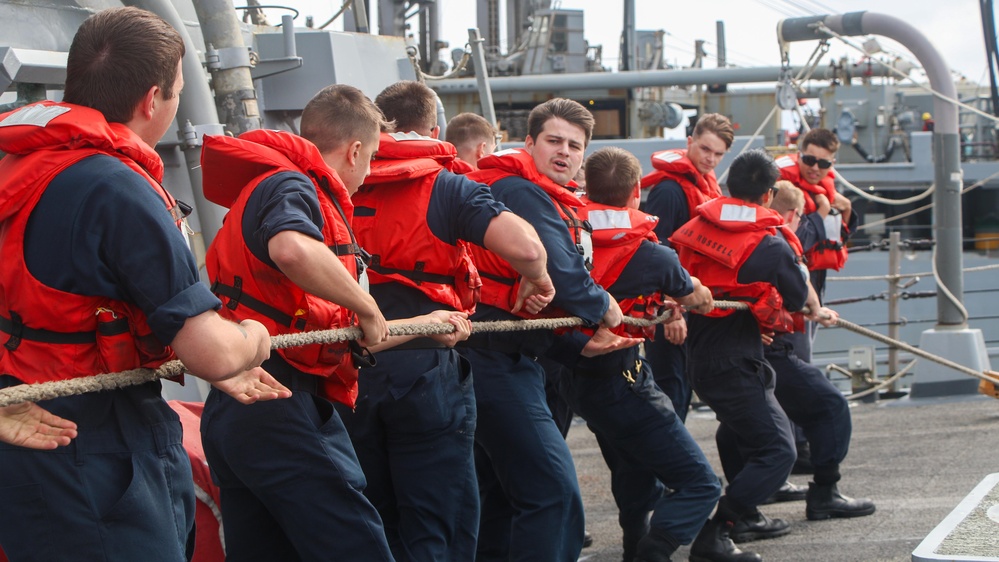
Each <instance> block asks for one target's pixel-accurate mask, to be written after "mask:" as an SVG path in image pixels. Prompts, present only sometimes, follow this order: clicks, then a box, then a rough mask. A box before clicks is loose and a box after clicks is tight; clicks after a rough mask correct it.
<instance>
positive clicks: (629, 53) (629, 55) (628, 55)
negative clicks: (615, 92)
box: [621, 0, 638, 70]
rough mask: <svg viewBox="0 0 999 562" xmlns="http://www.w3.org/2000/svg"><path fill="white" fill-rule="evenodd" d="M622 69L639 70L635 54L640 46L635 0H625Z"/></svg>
mask: <svg viewBox="0 0 999 562" xmlns="http://www.w3.org/2000/svg"><path fill="white" fill-rule="evenodd" d="M621 34H622V39H623V41H621V70H638V68H637V64H636V62H635V61H636V59H637V57H636V56H635V55H636V54H637V52H638V46H637V45H636V44H635V43H636V41H637V38H636V35H635V0H624V31H623V32H622V33H621Z"/></svg>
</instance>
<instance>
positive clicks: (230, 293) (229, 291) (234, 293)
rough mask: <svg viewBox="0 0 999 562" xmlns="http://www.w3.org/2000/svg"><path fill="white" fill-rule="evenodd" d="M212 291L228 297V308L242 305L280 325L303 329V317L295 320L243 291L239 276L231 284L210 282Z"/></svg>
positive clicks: (234, 308)
mask: <svg viewBox="0 0 999 562" xmlns="http://www.w3.org/2000/svg"><path fill="white" fill-rule="evenodd" d="M212 292H213V293H215V295H217V296H220V297H226V298H227V299H229V302H228V303H226V307H228V308H229V310H236V307H237V306H239V305H243V306H245V307H246V308H249V309H250V310H252V311H254V312H256V313H258V314H263V315H264V316H266V317H268V318H270V319H271V320H273V321H275V322H277V323H278V324H279V325H281V326H288V327H289V328H296V329H298V330H304V329H305V320H304V319H297V320H296V319H295V318H294V317H292V316H291V315H290V314H286V313H284V312H281V311H280V310H278V309H276V308H274V307H273V306H271V305H269V304H267V303H265V302H263V301H261V300H258V299H255V298H253V297H252V296H250V295H248V294H246V293H244V292H243V280H242V279H241V278H239V277H235V278H234V279H233V285H226V284H225V283H222V282H221V281H216V282H214V283H212Z"/></svg>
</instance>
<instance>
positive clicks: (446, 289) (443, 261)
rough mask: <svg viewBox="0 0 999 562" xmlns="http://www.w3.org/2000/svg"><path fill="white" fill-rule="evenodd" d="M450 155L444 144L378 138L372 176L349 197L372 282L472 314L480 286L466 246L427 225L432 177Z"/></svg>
mask: <svg viewBox="0 0 999 562" xmlns="http://www.w3.org/2000/svg"><path fill="white" fill-rule="evenodd" d="M454 157H455V148H454V146H452V145H451V144H449V143H446V142H443V141H439V140H436V139H432V138H429V137H421V136H419V135H415V133H410V134H400V133H392V134H382V137H381V142H380V143H379V146H378V155H377V158H376V159H375V160H374V161H373V162H372V163H371V175H369V176H368V177H367V179H365V180H364V185H362V186H361V188H360V189H359V190H358V191H357V193H355V194H354V196H353V202H354V208H355V213H354V231H355V232H356V233H357V238H358V240H360V242H361V244H362V245H363V246H364V249H365V250H366V251H368V252H369V253H370V254H371V266H370V268H369V269H368V275H369V280H370V282H371V284H373V285H375V284H380V283H390V282H395V283H399V284H401V285H404V286H406V287H412V288H414V289H416V290H418V291H420V292H422V293H423V294H424V295H426V296H427V297H428V298H429V299H430V300H432V301H434V302H437V303H440V304H443V305H445V306H448V307H450V308H452V309H454V310H460V311H464V312H468V313H472V312H474V311H475V303H476V302H478V295H479V288H480V287H481V286H482V281H481V280H480V279H479V273H478V271H476V269H475V265H474V264H473V263H472V257H471V255H470V254H469V252H468V249H467V247H466V246H465V245H463V244H459V245H457V246H453V245H451V244H447V243H445V242H443V241H441V240H440V239H439V238H437V237H436V236H434V235H433V233H432V232H431V231H430V226H429V225H428V224H427V221H426V216H427V209H428V208H429V206H430V197H431V194H432V193H433V189H434V183H435V182H436V181H437V176H438V174H440V172H441V170H444V169H445V167H446V166H447V165H449V164H451V163H453V162H454Z"/></svg>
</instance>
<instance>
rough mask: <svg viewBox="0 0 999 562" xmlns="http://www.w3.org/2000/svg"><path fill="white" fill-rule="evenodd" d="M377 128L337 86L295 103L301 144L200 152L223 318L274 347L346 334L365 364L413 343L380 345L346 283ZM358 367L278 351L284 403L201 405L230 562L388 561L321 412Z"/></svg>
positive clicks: (276, 369)
mask: <svg viewBox="0 0 999 562" xmlns="http://www.w3.org/2000/svg"><path fill="white" fill-rule="evenodd" d="M384 124H385V120H384V117H383V116H382V113H381V112H380V111H379V110H378V108H377V107H375V105H374V104H373V103H372V102H371V100H369V99H368V98H367V97H366V96H365V95H364V94H363V93H362V92H361V91H360V90H358V89H357V88H354V87H352V86H347V85H334V86H329V87H327V88H325V89H323V90H321V91H320V92H319V93H318V94H316V96H315V97H313V98H312V100H310V101H309V103H308V104H306V106H305V109H304V111H303V112H302V127H301V129H302V137H299V136H296V135H293V134H291V133H287V132H283V131H270V130H254V131H249V132H247V133H244V134H243V135H241V136H240V137H239V138H230V137H223V136H218V137H207V138H206V139H205V147H204V151H203V154H202V167H203V170H204V182H205V194H206V196H207V197H209V198H211V199H212V200H213V201H215V202H217V203H219V204H222V205H225V206H228V207H230V210H229V213H228V215H227V217H226V221H225V223H224V224H223V226H222V228H221V229H220V230H219V232H218V234H217V235H216V237H215V240H214V241H213V242H212V245H211V247H210V248H209V250H208V259H207V269H208V275H209V278H210V280H211V282H212V289H213V290H214V291H215V292H216V293H217V294H219V295H221V296H222V297H223V299H224V302H225V308H224V310H225V313H226V314H227V315H230V316H232V317H235V318H245V317H250V318H256V319H259V320H260V321H261V322H262V323H264V325H265V326H267V327H268V329H269V330H270V331H271V332H272V333H274V334H289V333H300V332H306V331H313V330H320V329H330V328H339V327H348V326H351V325H357V326H359V327H360V328H361V330H362V331H363V338H362V339H360V340H358V344H359V345H361V346H364V347H366V348H369V350H370V351H372V352H374V351H378V350H379V349H382V348H385V347H388V346H391V345H395V344H399V343H404V341H405V340H411V339H413V337H412V336H394V337H393V338H388V324H387V322H386V320H385V318H384V317H383V315H382V313H381V311H380V310H379V308H378V306H377V305H376V304H375V301H374V299H373V298H372V297H371V295H369V294H368V293H367V292H366V291H365V290H364V289H363V288H362V286H361V285H360V284H358V280H357V275H358V273H359V272H360V271H361V269H362V268H363V263H364V259H363V256H364V254H363V252H362V250H361V249H360V247H359V246H358V244H357V241H356V238H355V236H354V234H353V232H352V230H351V228H350V222H351V217H352V215H353V210H354V209H353V205H352V204H351V202H350V194H351V193H353V192H354V191H356V190H357V188H358V187H359V186H360V185H361V183H362V182H363V181H364V178H365V177H366V176H367V175H368V171H369V168H370V162H371V158H372V155H373V154H374V153H375V151H376V150H377V149H378V136H379V132H380V130H381V127H382V126H383V125H384ZM303 137H304V138H303ZM413 321H417V322H448V323H450V324H452V325H454V326H455V328H456V332H455V333H454V334H448V335H440V336H434V338H435V339H436V340H437V341H439V342H440V343H442V344H444V345H453V344H454V342H455V341H456V340H457V339H460V338H462V337H466V336H467V335H468V333H469V331H470V326H469V325H468V321H467V318H466V315H465V314H464V313H459V312H447V311H439V312H434V313H431V314H424V315H422V316H420V317H418V318H414V319H413ZM366 354H367V352H366V351H364V350H362V349H361V348H360V347H358V346H357V345H353V344H339V343H338V344H309V345H299V346H295V347H290V348H286V349H282V350H278V351H277V352H276V353H275V354H274V355H272V357H271V358H270V359H269V360H268V361H267V363H266V364H267V366H268V368H269V369H270V370H271V372H273V373H274V375H275V377H277V378H278V379H279V380H282V381H286V383H285V384H287V385H288V386H290V387H292V388H293V389H294V390H295V391H296V392H295V394H294V395H293V396H292V398H291V399H290V400H286V401H283V402H275V403H269V404H255V405H253V406H251V407H248V408H245V409H237V408H235V407H234V406H233V404H232V401H231V400H229V399H228V398H227V397H225V396H222V395H221V394H220V393H218V392H215V391H212V393H211V394H210V395H209V397H208V400H207V401H206V403H205V411H204V415H203V418H202V424H201V427H202V439H203V441H204V444H205V454H206V456H207V458H208V462H209V465H210V466H211V468H212V472H213V474H214V478H215V480H216V482H217V483H218V485H219V488H220V489H221V491H222V496H221V499H222V506H221V507H222V519H223V524H224V525H223V527H224V529H225V538H226V541H225V544H226V555H227V557H228V558H230V559H233V560H297V559H306V560H334V559H335V560H357V561H362V560H363V561H369V560H392V559H393V557H392V554H391V552H390V550H389V546H388V542H387V541H386V538H385V533H384V530H383V527H382V522H381V518H380V517H379V515H378V512H377V511H376V510H375V509H374V507H373V506H372V505H371V503H370V502H369V501H368V499H367V498H366V497H365V496H364V494H363V490H364V486H365V479H364V475H363V473H362V471H361V467H360V465H359V463H358V460H357V456H356V455H355V453H354V449H353V447H352V446H351V443H350V438H349V437H348V435H347V432H346V430H345V428H344V426H343V422H342V421H341V419H340V416H339V415H338V414H337V412H336V410H335V409H334V408H333V405H332V404H331V402H339V403H342V404H346V405H348V406H353V405H354V403H355V401H356V400H357V377H358V371H357V364H358V363H363V361H365V358H364V357H363V356H364V355H366ZM268 406H271V407H268ZM317 529H321V531H319V532H317Z"/></svg>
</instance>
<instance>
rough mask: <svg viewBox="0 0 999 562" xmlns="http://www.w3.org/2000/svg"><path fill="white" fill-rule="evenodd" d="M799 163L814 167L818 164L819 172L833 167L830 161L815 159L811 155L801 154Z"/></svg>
mask: <svg viewBox="0 0 999 562" xmlns="http://www.w3.org/2000/svg"><path fill="white" fill-rule="evenodd" d="M801 162H802V163H803V164H804V165H806V166H814V165H816V164H818V165H819V169H820V170H828V169H829V168H832V165H833V163H832V160H826V159H825V158H816V157H814V156H812V155H811V154H802V155H801Z"/></svg>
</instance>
